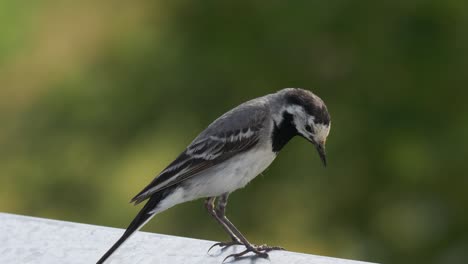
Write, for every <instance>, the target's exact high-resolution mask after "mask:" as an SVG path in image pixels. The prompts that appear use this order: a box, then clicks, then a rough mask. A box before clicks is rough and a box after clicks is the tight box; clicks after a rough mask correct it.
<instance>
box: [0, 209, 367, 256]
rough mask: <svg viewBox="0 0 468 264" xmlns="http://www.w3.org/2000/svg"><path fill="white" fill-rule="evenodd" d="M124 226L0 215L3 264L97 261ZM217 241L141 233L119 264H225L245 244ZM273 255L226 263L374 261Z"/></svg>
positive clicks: (123, 249) (122, 251) (123, 250)
mask: <svg viewBox="0 0 468 264" xmlns="http://www.w3.org/2000/svg"><path fill="white" fill-rule="evenodd" d="M122 232H123V230H122V229H117V228H110V227H103V226H94V225H86V224H79V223H72V222H64V221H57V220H49V219H42V218H35V217H28V216H20V215H13V214H5V213H0V263H1V264H10V263H11V264H23V263H25V264H26V263H31V264H33V263H34V264H75V263H76V264H83V263H91V264H92V263H95V262H96V261H97V260H98V259H99V258H100V257H101V255H102V254H104V252H105V251H106V250H107V249H108V248H109V247H110V246H111V245H112V244H113V243H114V242H115V241H116V240H117V239H118V238H119V236H120V235H121V234H122ZM213 243H215V242H213V241H206V240H198V239H191V238H185V237H175V236H167V235H160V234H153V233H146V232H138V233H137V234H135V235H134V236H132V238H131V239H129V240H128V241H127V242H126V243H125V244H124V245H123V246H122V247H121V249H120V250H117V251H116V252H115V253H114V255H113V256H111V258H109V261H108V262H107V263H113V264H119V263H120V264H124V263H125V264H129V263H131V264H133V263H138V264H179V263H190V264H192V263H194V264H221V263H222V261H223V259H224V258H225V257H226V256H227V255H229V254H232V253H236V252H240V251H241V250H242V247H237V246H236V247H231V248H228V249H226V250H225V251H223V252H221V250H220V249H219V248H216V249H213V250H212V251H211V252H210V254H207V249H208V248H209V247H210V246H211V245H212V244H213ZM269 255H270V257H269V259H262V258H253V257H252V258H244V259H240V260H236V261H234V260H232V259H231V260H226V262H225V263H235V264H247V263H248V264H254V263H269V264H275V263H281V264H306V263H307V264H359V263H361V264H365V263H368V262H360V261H352V260H345V259H338V258H330V257H322V256H315V255H308V254H300V253H294V252H289V251H273V252H270V253H269Z"/></svg>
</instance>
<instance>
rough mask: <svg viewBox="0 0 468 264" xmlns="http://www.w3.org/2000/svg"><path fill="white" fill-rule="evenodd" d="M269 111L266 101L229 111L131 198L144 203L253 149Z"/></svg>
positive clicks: (133, 200) (136, 202)
mask: <svg viewBox="0 0 468 264" xmlns="http://www.w3.org/2000/svg"><path fill="white" fill-rule="evenodd" d="M267 113H268V111H267V109H266V107H265V106H264V105H262V104H250V105H249V104H247V105H241V106H239V107H237V108H234V109H233V110H231V111H229V112H227V113H226V114H224V115H223V116H221V117H220V118H218V119H217V120H215V121H214V122H213V123H212V124H211V125H210V126H209V127H208V128H207V129H206V130H204V131H203V132H202V133H201V134H200V135H199V136H198V137H197V138H196V139H195V140H194V141H193V142H192V143H191V144H190V145H189V146H188V147H187V149H186V150H185V151H184V152H182V154H180V155H179V157H177V159H175V160H174V161H173V162H172V163H171V164H170V165H169V166H168V167H167V168H166V169H164V170H163V171H162V172H161V173H160V174H159V176H158V177H156V178H155V179H154V180H153V181H152V182H151V183H150V184H149V185H148V186H146V187H145V188H144V189H143V190H142V191H141V192H140V193H138V194H137V195H136V196H135V197H134V198H133V199H132V200H131V202H134V203H135V204H138V203H141V202H142V201H144V200H146V199H148V198H149V197H150V196H151V195H152V194H154V193H156V192H158V191H160V190H163V189H165V188H168V187H170V186H173V185H175V184H178V183H180V182H182V181H184V180H186V179H188V178H190V177H192V176H194V175H197V174H198V173H201V172H203V171H204V170H206V169H208V168H211V167H213V166H215V165H217V164H219V163H221V162H223V161H225V160H227V159H229V158H231V157H233V156H235V155H237V154H239V153H242V152H244V151H247V150H249V149H251V148H252V147H254V146H255V145H256V144H257V143H258V141H259V137H260V133H261V130H262V128H263V127H264V126H265V125H264V123H265V120H266V117H267Z"/></svg>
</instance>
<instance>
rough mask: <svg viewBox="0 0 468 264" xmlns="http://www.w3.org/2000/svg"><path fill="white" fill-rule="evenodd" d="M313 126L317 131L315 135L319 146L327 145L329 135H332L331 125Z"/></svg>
mask: <svg viewBox="0 0 468 264" xmlns="http://www.w3.org/2000/svg"><path fill="white" fill-rule="evenodd" d="M312 124H313V126H314V131H315V133H314V135H313V137H314V140H315V142H317V143H319V144H325V142H326V141H327V137H328V133H330V126H331V123H330V124H328V125H325V124H314V123H312Z"/></svg>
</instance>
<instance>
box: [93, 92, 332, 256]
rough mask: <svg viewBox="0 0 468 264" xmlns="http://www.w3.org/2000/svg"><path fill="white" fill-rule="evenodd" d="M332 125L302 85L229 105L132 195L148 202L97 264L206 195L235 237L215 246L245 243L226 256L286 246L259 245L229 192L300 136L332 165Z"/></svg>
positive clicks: (262, 252) (323, 107)
mask: <svg viewBox="0 0 468 264" xmlns="http://www.w3.org/2000/svg"><path fill="white" fill-rule="evenodd" d="M330 127H331V120H330V114H329V112H328V109H327V107H326V105H325V103H324V102H323V100H322V99H320V98H319V97H318V96H317V95H315V94H314V93H313V92H311V91H309V90H306V89H301V88H284V89H281V90H279V91H277V92H275V93H271V94H267V95H264V96H262V97H258V98H255V99H252V100H249V101H247V102H244V103H242V104H240V105H239V106H237V107H235V108H233V109H231V110H229V111H228V112H226V113H225V114H223V115H221V116H220V117H219V118H217V119H216V120H215V121H213V122H212V123H211V124H210V125H209V126H208V127H207V128H206V129H205V130H203V131H202V132H201V133H200V134H199V135H198V136H197V137H196V138H195V139H194V140H193V141H192V142H191V143H190V144H189V145H188V146H187V148H186V149H185V150H184V151H183V152H182V153H181V154H180V155H179V156H177V158H176V159H175V160H174V161H173V162H171V163H170V164H169V165H168V166H167V167H166V168H165V169H164V170H162V171H161V172H160V173H159V174H158V175H157V176H156V177H155V178H154V179H153V180H152V181H151V182H150V183H149V184H148V185H147V186H146V187H145V188H143V190H142V191H140V192H139V193H138V194H137V195H136V196H135V197H134V198H133V199H131V203H134V204H135V205H137V204H139V203H142V202H144V201H146V200H147V202H146V204H145V205H144V206H143V208H142V209H141V210H140V211H139V213H138V214H137V215H136V217H135V218H134V219H133V221H132V222H131V223H130V224H129V226H128V227H127V229H126V230H125V232H124V233H123V235H122V236H121V237H120V238H119V239H118V240H117V242H115V244H114V245H113V246H112V247H111V248H110V249H109V250H108V251H107V252H106V253H105V254H104V255H103V256H102V257H101V258H100V259H99V260H98V261H97V264H101V263H104V262H105V261H106V260H107V259H108V258H109V257H110V256H111V255H112V254H113V253H114V252H115V250H117V248H119V247H120V246H121V245H122V244H123V243H124V242H125V241H126V240H127V239H128V238H129V237H130V236H131V235H132V234H134V233H135V231H137V230H139V229H140V228H141V227H142V226H143V225H145V224H146V223H147V222H148V221H149V220H150V219H151V218H152V217H153V216H155V215H156V214H158V213H160V212H162V211H165V210H167V209H169V208H171V207H173V206H175V205H177V204H180V203H184V202H188V201H192V200H196V199H200V198H205V202H204V205H205V207H206V209H207V210H208V213H209V214H210V215H211V216H212V217H213V218H214V219H215V220H216V222H218V223H219V225H221V227H222V228H223V229H224V230H225V231H226V233H227V234H228V235H229V236H230V238H231V240H230V241H228V242H219V243H216V244H214V245H213V246H212V247H214V246H220V247H222V248H223V249H224V248H226V247H230V246H233V245H243V246H245V250H243V251H241V252H240V253H236V254H231V255H229V256H227V257H226V258H225V259H224V261H225V260H226V259H228V258H230V257H232V258H233V259H238V258H241V257H242V256H244V255H245V254H247V253H252V254H254V256H256V257H262V258H267V257H268V252H270V251H272V250H282V249H283V248H281V247H276V246H267V245H255V244H252V243H250V242H249V241H248V240H247V239H246V238H245V236H244V235H243V234H242V233H241V232H240V231H239V230H238V229H237V228H236V227H235V226H234V225H233V224H232V223H231V221H230V220H229V219H228V218H227V217H226V214H225V212H226V206H227V203H228V197H229V194H231V193H232V192H233V191H235V190H237V189H240V188H243V187H244V186H246V185H247V184H248V183H249V182H250V181H251V180H252V179H254V178H255V177H256V176H257V175H259V174H261V173H262V172H263V171H264V170H265V169H266V168H267V167H268V166H269V165H270V164H271V163H272V162H273V160H274V159H275V158H276V157H277V155H278V154H279V152H280V151H281V150H282V149H283V147H284V146H285V145H286V144H287V143H288V142H289V141H290V140H291V139H292V138H293V137H295V136H300V137H302V138H304V139H306V140H307V141H309V142H310V143H312V145H313V146H314V147H315V149H316V151H317V152H318V155H319V157H320V159H321V161H322V163H323V165H324V166H325V167H326V165H327V159H326V154H325V143H326V140H327V137H328V134H329V132H330ZM212 247H211V248H212ZM211 248H210V249H211ZM210 249H209V250H210ZM209 250H208V251H209ZM224 261H223V262H224Z"/></svg>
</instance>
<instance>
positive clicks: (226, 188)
mask: <svg viewBox="0 0 468 264" xmlns="http://www.w3.org/2000/svg"><path fill="white" fill-rule="evenodd" d="M275 157H276V154H275V153H274V152H272V151H271V148H261V149H260V148H255V149H253V150H250V151H248V152H245V153H243V154H240V155H237V156H234V157H232V158H231V159H229V160H227V161H225V162H224V163H222V164H219V165H217V166H215V167H212V168H210V169H208V170H207V171H206V172H203V173H201V174H198V175H194V176H193V177H192V178H190V179H187V182H186V184H184V186H185V187H184V188H178V189H176V190H175V191H174V193H172V194H170V195H168V196H167V197H166V198H165V199H164V200H163V201H161V203H160V204H159V205H158V208H157V210H155V212H161V211H163V210H166V209H167V208H169V207H172V206H174V205H176V204H179V203H182V202H187V201H191V200H195V199H198V198H203V197H213V196H220V195H222V194H224V193H230V192H233V191H235V190H237V189H239V188H242V187H244V186H245V185H247V183H249V182H250V181H251V180H252V179H253V178H255V177H256V176H257V175H259V174H260V173H261V172H263V171H264V170H265V169H266V168H267V167H268V166H269V165H270V164H271V163H272V162H273V160H274V159H275Z"/></svg>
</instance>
